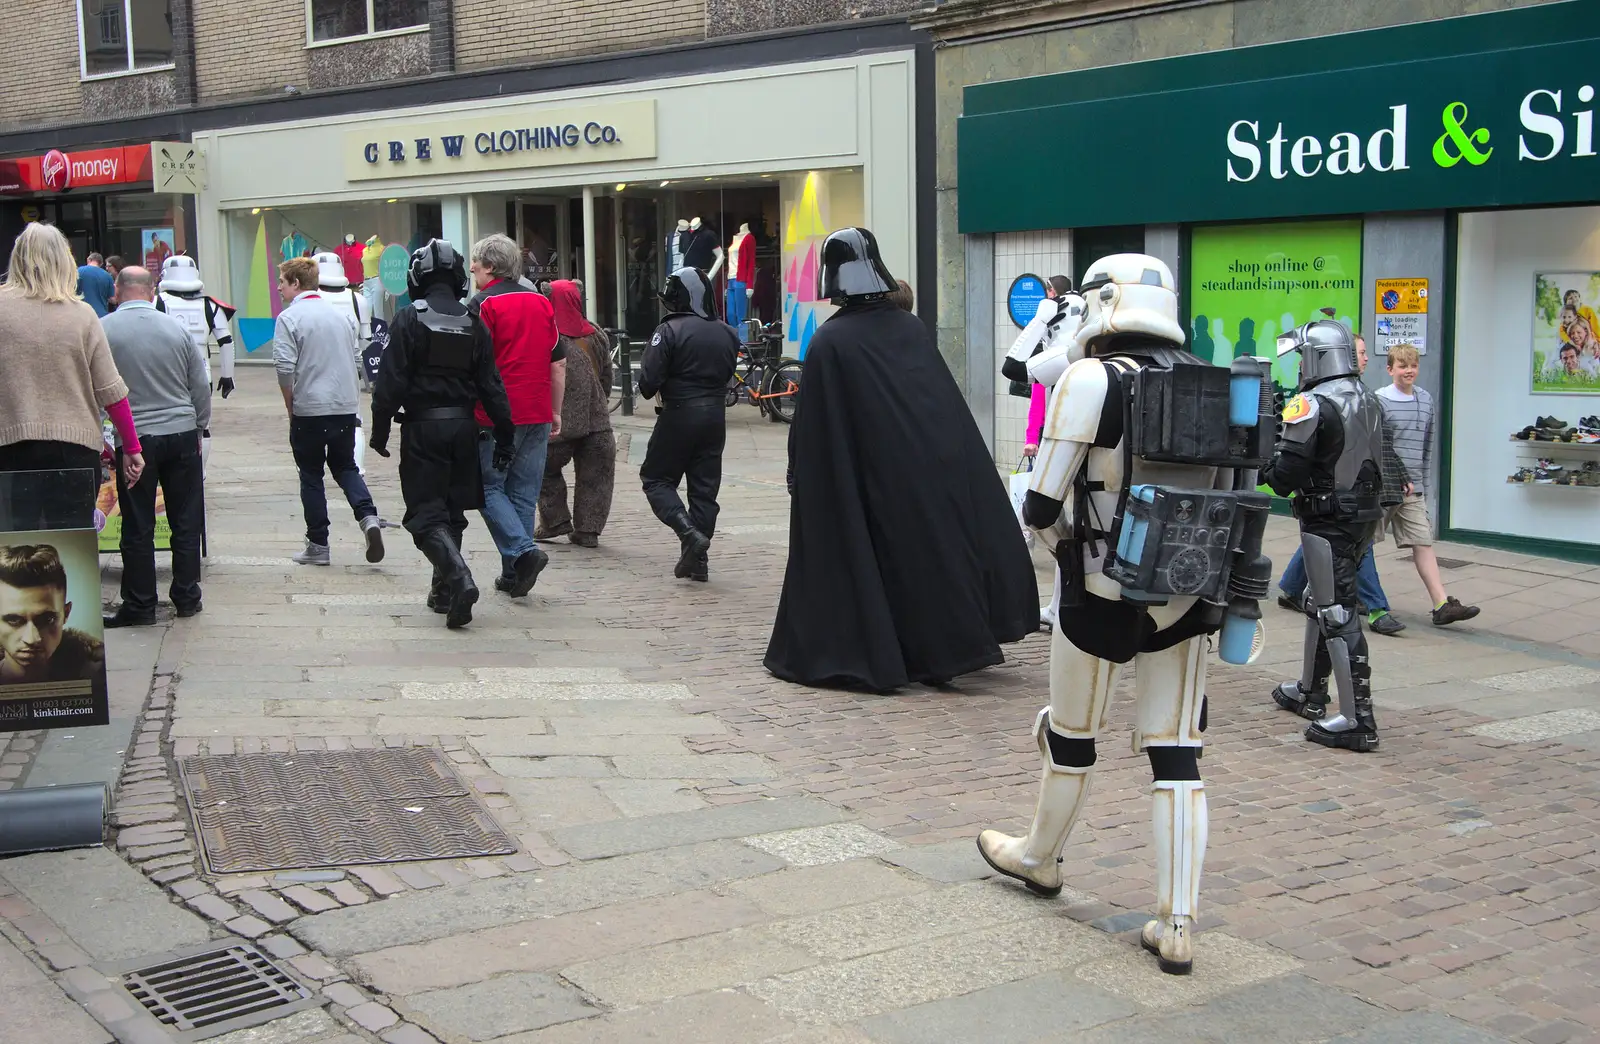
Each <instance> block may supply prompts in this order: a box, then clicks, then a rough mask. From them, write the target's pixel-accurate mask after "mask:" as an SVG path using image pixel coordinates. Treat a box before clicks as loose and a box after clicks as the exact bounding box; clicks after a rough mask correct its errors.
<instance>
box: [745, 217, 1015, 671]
mask: <svg viewBox="0 0 1600 1044" xmlns="http://www.w3.org/2000/svg"><path fill="white" fill-rule="evenodd" d="M822 261H823V263H822V271H821V273H820V276H819V280H818V281H819V296H820V297H822V298H824V299H827V300H831V301H833V302H834V303H836V304H839V305H841V306H842V307H841V308H840V310H839V311H838V312H837V313H836V314H835V315H834V316H833V317H831V318H830V319H829V320H828V321H827V322H826V323H824V324H823V326H822V328H821V329H819V330H818V331H817V334H816V336H815V337H814V338H813V339H812V341H811V346H810V349H809V350H808V352H807V354H806V359H805V379H804V382H803V387H802V390H801V393H800V398H799V402H798V408H797V412H796V415H795V420H794V424H793V427H792V428H791V430H790V433H789V473H790V492H791V494H792V496H791V501H790V513H789V564H788V570H787V572H786V573H785V576H784V582H783V596H782V599H781V601H780V602H779V605H778V617H777V620H776V622H775V623H774V625H773V631H772V640H771V642H770V643H769V645H768V647H767V655H766V661H765V662H766V666H767V669H768V670H769V671H771V672H772V673H773V674H775V675H776V676H778V677H779V678H782V679H784V680H786V681H791V682H798V683H801V684H805V685H817V686H839V687H845V688H858V689H867V690H872V691H879V692H884V691H889V690H892V689H896V688H899V687H901V686H903V685H906V684H909V683H912V682H926V683H935V684H937V683H943V682H946V681H948V680H950V679H951V678H955V677H957V676H958V675H962V674H967V673H969V672H971V671H976V670H979V669H981V668H984V667H989V666H992V665H994V664H997V663H1000V662H1002V661H1003V659H1004V657H1003V656H1002V655H1001V651H1000V646H1001V645H1004V644H1006V643H1009V642H1016V641H1020V640H1022V639H1023V638H1025V637H1027V636H1028V635H1030V634H1032V633H1033V632H1034V631H1036V630H1038V628H1039V598H1038V586H1037V584H1036V582H1035V580H1034V572H1033V561H1032V559H1031V558H1030V556H1029V554H1028V549H1027V546H1026V544H1025V543H1024V542H1023V539H1022V534H1021V532H1020V531H1019V530H1018V528H1017V520H1016V516H1015V515H1013V514H1012V510H1011V504H1010V500H1009V498H1008V497H1007V495H1006V489H1005V484H1004V483H1003V482H1002V481H1001V479H1000V475H999V473H998V472H997V471H996V470H995V466H994V461H993V460H992V459H991V458H990V456H989V452H988V450H987V448H986V447H985V446H984V443H983V439H982V437H981V436H980V435H979V433H978V427H977V425H976V424H975V423H974V422H973V420H972V414H971V413H970V412H969V411H968V409H967V404H966V401H965V400H964V399H963V398H962V396H961V390H960V389H959V388H958V387H957V386H956V382H955V378H953V377H952V376H951V375H950V370H949V368H948V367H946V366H945V362H944V359H943V358H942V357H940V355H939V352H938V350H937V349H935V347H934V345H933V342H932V339H931V338H930V337H929V335H928V330H927V328H926V327H925V326H923V324H922V322H921V321H920V320H918V319H917V318H916V317H915V316H913V315H911V314H910V313H908V312H904V311H901V310H900V309H899V308H898V307H897V306H896V305H895V304H894V303H893V302H892V301H889V300H888V299H887V295H888V294H889V293H890V292H891V291H893V290H894V289H895V285H896V284H895V280H894V277H893V276H891V275H890V274H889V271H888V269H887V268H886V267H885V266H884V263H883V261H882V260H881V258H880V257H879V254H878V244H877V240H876V239H875V238H874V237H873V235H872V233H871V232H869V231H867V230H866V229H860V228H846V229H842V230H840V231H838V232H835V233H833V234H832V235H830V236H829V237H828V238H827V240H826V241H825V242H824V244H823V250H822Z"/></svg>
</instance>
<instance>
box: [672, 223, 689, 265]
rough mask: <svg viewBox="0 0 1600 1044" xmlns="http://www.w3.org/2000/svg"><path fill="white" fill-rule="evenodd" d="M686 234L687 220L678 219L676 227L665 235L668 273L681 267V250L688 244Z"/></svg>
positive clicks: (687, 230) (687, 228)
mask: <svg viewBox="0 0 1600 1044" xmlns="http://www.w3.org/2000/svg"><path fill="white" fill-rule="evenodd" d="M688 232H689V222H688V220H687V219H685V218H679V219H678V227H677V228H676V229H675V230H673V231H671V232H668V233H667V260H668V262H669V265H668V267H667V271H668V272H676V271H677V270H678V269H680V268H682V267H683V248H684V246H685V245H686V244H687V243H688Z"/></svg>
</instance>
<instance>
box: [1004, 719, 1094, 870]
mask: <svg viewBox="0 0 1600 1044" xmlns="http://www.w3.org/2000/svg"><path fill="white" fill-rule="evenodd" d="M1049 728H1050V708H1048V707H1046V708H1045V709H1043V710H1041V711H1040V712H1039V719H1038V723H1037V724H1036V725H1035V727H1034V734H1035V735H1036V736H1037V737H1038V740H1039V755H1040V757H1041V758H1043V760H1044V772H1043V775H1042V776H1041V778H1040V780H1039V804H1038V806H1037V807H1036V808H1035V809H1034V813H1033V825H1032V826H1031V827H1030V828H1029V829H1028V834H1027V836H1026V837H1012V836H1011V835H1009V834H1003V833H1001V832H1000V831H998V830H985V831H984V832H983V833H981V834H979V835H978V853H979V854H980V855H982V856H983V859H984V862H986V863H988V864H989V865H990V866H992V867H994V868H995V869H996V870H998V871H999V872H1000V873H1002V874H1005V875H1006V876H1007V877H1014V878H1016V879H1017V880H1018V881H1021V882H1022V883H1023V884H1025V885H1027V886H1028V890H1029V891H1032V892H1036V893H1038V894H1039V895H1042V896H1046V897H1049V898H1054V897H1055V896H1058V895H1060V894H1061V849H1062V846H1064V845H1065V844H1066V843H1067V835H1068V834H1069V833H1071V832H1072V824H1073V823H1074V822H1076V821H1077V818H1078V812H1079V810H1080V809H1082V808H1083V803H1084V801H1085V799H1087V798H1088V796H1089V784H1090V783H1091V782H1092V781H1093V777H1094V768H1093V767H1092V766H1091V767H1089V768H1071V767H1068V766H1064V765H1057V764H1056V763H1055V762H1054V761H1053V760H1052V759H1051V757H1050V745H1049V742H1048V741H1047V740H1046V738H1045V736H1046V730H1048V729H1049Z"/></svg>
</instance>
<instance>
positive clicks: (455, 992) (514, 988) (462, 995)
mask: <svg viewBox="0 0 1600 1044" xmlns="http://www.w3.org/2000/svg"><path fill="white" fill-rule="evenodd" d="M405 1006H406V1010H407V1011H409V1012H413V1013H417V1014H420V1015H421V1016H422V1019H421V1021H422V1022H423V1023H424V1024H425V1025H426V1026H427V1027H428V1028H429V1029H433V1030H435V1031H436V1032H440V1031H442V1032H443V1033H445V1034H447V1035H450V1037H451V1039H454V1038H455V1037H457V1036H465V1037H467V1038H468V1039H470V1040H493V1039H496V1038H502V1037H507V1036H510V1035H511V1034H513V1033H526V1032H527V1031H529V1030H536V1029H543V1028H544V1027H545V1026H553V1025H555V1024H556V1023H560V1022H572V1021H573V1020H575V1019H587V1018H592V1017H593V1016H595V1015H598V1014H600V1010H599V1009H598V1008H596V1007H594V1006H593V1005H591V1004H590V1003H589V1002H588V1001H586V1000H584V999H583V996H582V995H581V994H580V993H578V991H577V990H574V989H572V987H570V986H566V985H564V984H562V983H561V982H559V981H558V980H556V979H555V978H554V977H552V976H549V975H539V974H537V973H533V972H519V973H517V974H514V975H503V976H501V977H500V978H498V979H493V980H491V981H489V982H479V983H473V984H472V985H470V986H457V987H455V988H454V989H448V990H434V991H432V992H429V993H420V994H417V995H416V996H414V997H409V998H407V1000H406V1005H405Z"/></svg>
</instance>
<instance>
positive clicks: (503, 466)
mask: <svg viewBox="0 0 1600 1044" xmlns="http://www.w3.org/2000/svg"><path fill="white" fill-rule="evenodd" d="M514 456H516V449H515V447H513V446H512V444H511V443H510V442H509V441H507V442H502V441H500V440H499V439H496V440H495V443H494V459H493V460H492V461H490V464H491V465H493V467H494V470H496V471H505V470H507V469H508V468H510V467H511V458H513V457H514Z"/></svg>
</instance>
